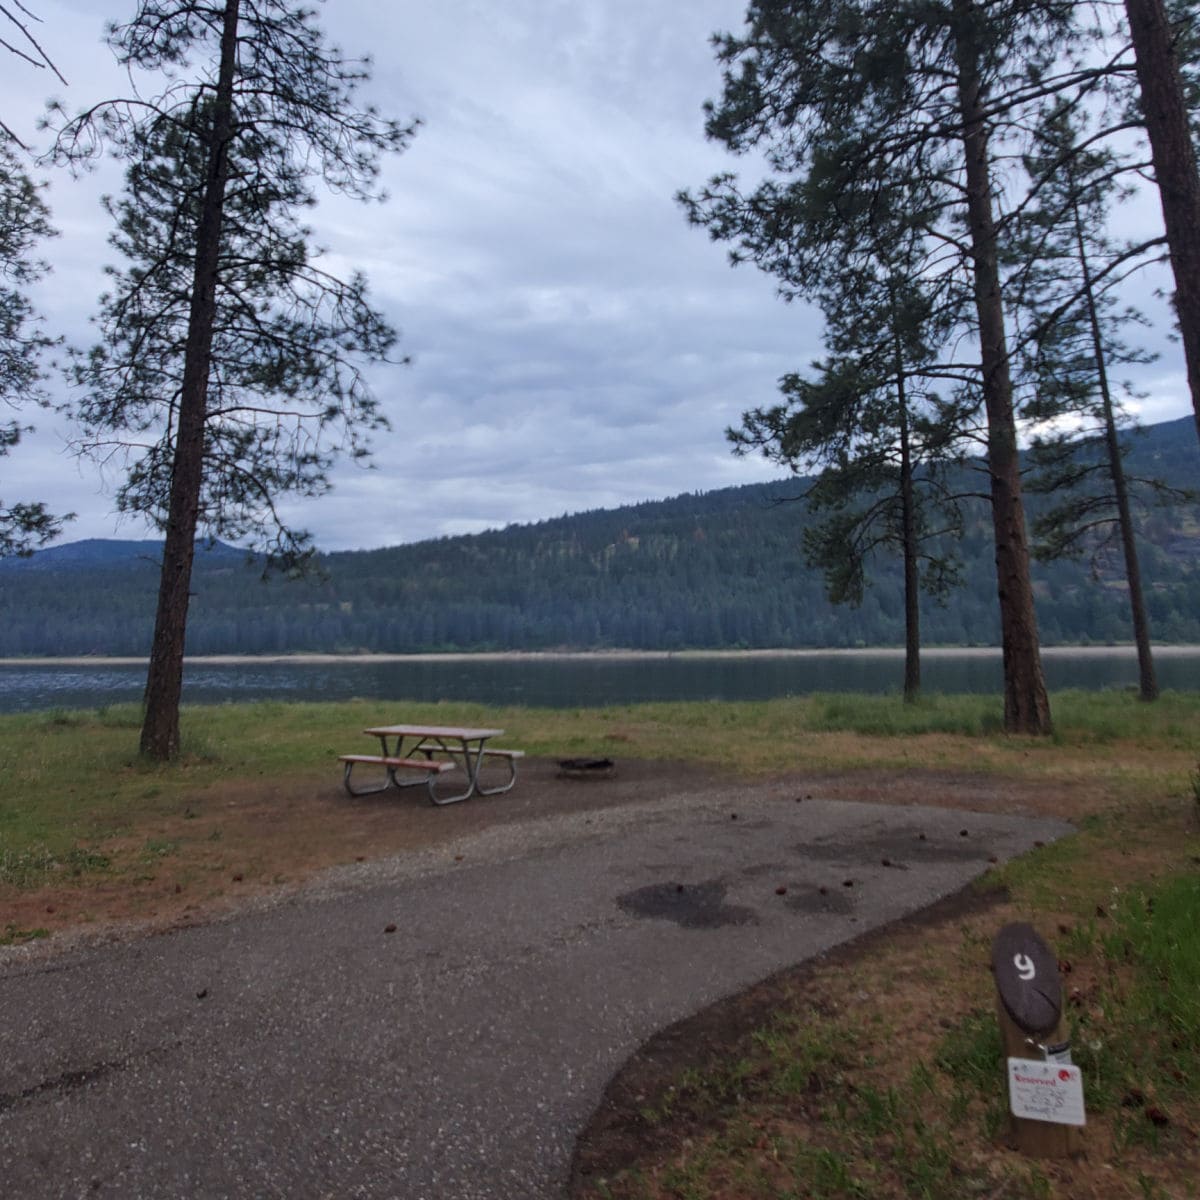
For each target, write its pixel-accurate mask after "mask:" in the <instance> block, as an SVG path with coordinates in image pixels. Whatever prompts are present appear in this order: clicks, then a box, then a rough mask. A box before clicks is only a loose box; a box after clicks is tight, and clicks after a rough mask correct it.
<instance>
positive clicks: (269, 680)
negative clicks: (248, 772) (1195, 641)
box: [0, 647, 1200, 712]
mask: <svg viewBox="0 0 1200 1200" xmlns="http://www.w3.org/2000/svg"><path fill="white" fill-rule="evenodd" d="M1044 663H1045V670H1046V679H1047V683H1048V685H1049V687H1050V688H1051V689H1058V688H1086V689H1101V688H1124V687H1133V686H1136V684H1137V662H1136V659H1135V657H1134V654H1133V650H1132V649H1131V648H1103V649H1078V650H1077V649H1070V650H1047V651H1046V652H1045V657H1044ZM1155 666H1156V668H1157V671H1158V678H1159V683H1160V686H1162V687H1163V688H1164V689H1166V688H1174V689H1179V690H1195V689H1198V688H1200V647H1165V648H1163V649H1161V650H1160V651H1159V652H1157V655H1156V660H1155ZM145 673H146V669H145V666H144V665H143V664H140V663H137V664H106V663H103V662H96V663H88V664H85V665H79V664H78V663H55V664H53V665H41V664H38V665H33V664H26V663H21V662H11V661H10V662H0V712H27V711H35V710H38V709H48V708H97V707H100V706H101V705H106V704H120V703H126V702H129V701H137V700H139V699H140V697H141V691H142V686H143V684H144V682H145ZM902 682H903V656H902V655H901V654H900V653H899V652H892V651H878V652H845V651H842V652H837V651H833V652H828V653H803V654H784V653H781V654H777V655H776V654H763V655H754V656H751V657H746V656H739V655H720V654H712V655H664V656H643V657H633V656H629V657H626V656H613V655H590V656H589V655H583V656H561V657H537V658H512V657H504V658H489V657H483V658H475V657H470V656H446V657H444V658H436V659H430V658H419V659H407V660H406V659H401V660H379V659H339V660H326V661H321V662H301V661H296V660H285V661H273V660H265V661H264V660H255V659H243V660H238V661H236V662H220V663H214V662H209V661H204V660H198V661H193V662H191V663H189V664H188V667H187V670H186V672H185V678H184V701H185V702H187V703H193V704H214V703H223V702H227V701H253V700H346V699H351V698H353V697H363V698H366V699H376V700H423V701H431V700H473V701H478V702H480V703H483V704H496V705H501V704H527V705H534V706H538V707H550V708H574V707H576V706H581V707H582V706H594V705H602V704H629V703H636V702H637V701H645V700H764V699H770V698H772V697H776V696H790V695H803V694H805V693H808V692H875V693H881V692H892V691H899V690H900V687H901V685H902ZM923 682H924V686H925V689H926V690H927V691H931V692H998V691H999V690H1000V687H1001V664H1000V652H999V651H998V650H996V651H978V650H976V651H932V652H929V653H928V654H927V655H926V656H925V658H924V661H923Z"/></svg>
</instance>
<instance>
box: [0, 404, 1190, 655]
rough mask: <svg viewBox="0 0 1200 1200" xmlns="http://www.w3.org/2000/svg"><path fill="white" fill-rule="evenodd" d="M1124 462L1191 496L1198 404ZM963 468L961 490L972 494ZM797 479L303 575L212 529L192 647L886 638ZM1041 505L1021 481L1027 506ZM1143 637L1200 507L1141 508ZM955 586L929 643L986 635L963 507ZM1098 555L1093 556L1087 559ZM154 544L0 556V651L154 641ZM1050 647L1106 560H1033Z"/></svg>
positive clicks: (987, 563)
mask: <svg viewBox="0 0 1200 1200" xmlns="http://www.w3.org/2000/svg"><path fill="white" fill-rule="evenodd" d="M1130 441H1131V446H1130V451H1129V455H1128V459H1127V463H1128V467H1129V470H1130V471H1131V473H1134V474H1137V475H1140V476H1143V477H1155V478H1160V479H1162V480H1164V481H1166V482H1168V483H1170V484H1171V485H1172V486H1173V487H1176V488H1182V489H1190V490H1192V491H1200V462H1198V461H1197V457H1196V454H1195V450H1194V446H1193V437H1192V421H1191V418H1190V417H1187V418H1182V419H1180V420H1178V421H1172V422H1167V423H1164V424H1161V425H1155V426H1150V427H1148V428H1147V429H1146V430H1144V431H1143V432H1142V433H1141V434H1139V435H1136V436H1132V437H1131V439H1130ZM974 474H977V472H975V471H972V470H971V469H970V468H964V469H963V479H962V480H961V484H962V488H963V490H964V491H966V490H970V489H973V490H975V491H979V490H980V484H979V483H978V481H977V480H973V479H972V478H971V476H972V475H974ZM810 483H811V480H807V479H802V478H793V479H784V480H780V481H777V482H773V483H766V484H756V485H751V486H746V487H739V488H728V489H722V490H718V491H711V492H706V493H698V494H692V495H683V496H678V497H675V498H674V499H670V500H663V501H652V502H646V503H643V504H638V505H632V506H628V507H624V508H617V509H612V510H601V511H596V512H587V513H581V514H576V515H572V516H563V517H559V518H555V519H553V520H548V521H542V522H539V523H537V524H531V525H521V526H511V527H509V528H506V529H501V530H495V531H491V532H486V533H481V534H475V535H470V536H461V537H446V538H439V539H435V540H430V541H425V542H419V543H416V544H412V545H403V546H395V547H390V548H387V549H380V550H367V551H349V552H341V553H332V554H323V555H319V556H317V559H316V571H315V572H313V573H310V574H309V575H308V576H306V577H303V578H299V579H289V578H285V577H282V576H279V575H268V576H266V577H264V575H263V567H262V561H261V560H256V559H253V558H248V557H247V555H246V554H244V553H243V552H242V551H239V550H236V549H234V548H232V547H230V546H227V545H224V544H223V543H217V544H215V545H213V546H210V547H208V548H207V549H203V550H201V551H200V552H199V553H198V554H197V565H196V571H195V574H194V576H193V581H192V587H193V592H194V596H193V600H192V606H191V614H190V617H189V621H188V631H187V649H188V652H189V653H190V654H287V653H302V652H327V653H418V652H432V651H480V650H554V649H572V650H599V649H636V650H683V649H705V650H715V649H734V648H784V647H817V646H820V647H856V646H889V645H899V644H901V643H902V642H903V637H904V626H903V622H904V612H903V580H902V578H901V569H900V563H899V561H898V559H894V560H893V559H890V558H881V559H878V560H877V561H875V562H874V563H873V564H871V568H870V570H869V572H868V585H867V587H866V589H865V592H864V597H863V602H862V604H861V605H860V606H858V607H852V606H848V605H834V604H832V603H830V601H829V600H828V598H827V596H826V591H825V581H824V579H823V576H822V574H821V573H820V572H819V571H817V570H815V569H813V568H811V567H809V566H807V565H806V562H805V555H804V550H803V544H802V543H803V534H804V529H805V526H806V521H807V520H808V514H807V511H806V504H805V502H804V500H803V494H804V492H805V490H806V488H807V487H808V485H809V484H810ZM1047 502H1048V501H1047V500H1046V499H1045V498H1041V497H1038V496H1035V495H1030V496H1028V505H1029V509H1030V514H1031V518H1033V519H1036V516H1037V514H1038V511H1039V508H1040V507H1042V506H1044V505H1045V504H1046V503H1047ZM1138 524H1139V533H1140V537H1141V542H1142V547H1143V553H1144V558H1145V562H1144V573H1145V578H1146V584H1147V588H1146V590H1147V602H1148V608H1149V619H1150V627H1151V632H1152V635H1153V637H1154V640H1155V641H1158V642H1175V643H1185V642H1186V643H1197V642H1200V553H1198V552H1200V509H1198V508H1197V506H1196V505H1195V504H1194V503H1187V502H1179V501H1177V500H1176V501H1173V502H1170V503H1165V504H1162V505H1151V506H1147V507H1144V508H1143V509H1142V510H1141V511H1140V512H1139V515H1138ZM957 549H958V551H959V553H960V554H961V556H962V558H963V560H964V569H963V571H962V573H961V575H962V581H961V583H960V585H959V586H958V587H957V588H956V589H955V590H953V591H951V592H950V593H949V595H948V596H947V597H946V603H945V604H940V603H938V602H937V601H936V600H934V599H930V598H929V597H923V598H922V605H923V610H922V628H923V631H924V641H925V644H927V645H954V646H959V645H966V646H970V645H995V644H997V642H998V640H999V630H998V625H997V621H998V618H997V613H996V603H995V570H994V567H993V564H992V562H991V553H992V546H991V528H990V524H989V520H988V516H987V511H986V503H985V501H983V500H978V501H971V502H969V504H968V511H967V519H966V521H965V522H964V528H963V534H962V537H961V539H960V540H959V543H958V546H957ZM1092 550H1097V551H1098V553H1097V554H1096V555H1095V561H1093V557H1094V556H1093V554H1092V553H1091V551H1092ZM159 554H160V548H159V547H158V546H157V545H156V544H155V543H152V542H104V541H98V542H81V543H73V544H70V545H67V546H60V547H56V548H54V549H51V550H45V551H41V552H39V553H37V554H34V555H33V556H32V557H29V558H10V559H5V560H0V611H2V612H3V617H4V619H3V621H2V622H0V655H2V656H5V657H20V656H34V655H49V656H55V655H138V656H144V655H145V654H146V653H147V652H148V649H149V646H150V642H151V634H152V628H153V618H154V604H155V598H156V592H157V587H158V573H159V565H160V563H159ZM1034 585H1035V592H1036V601H1037V613H1038V621H1039V625H1040V629H1041V633H1042V640H1043V642H1044V643H1045V644H1046V645H1062V644H1082V645H1087V644H1108V643H1125V642H1128V641H1129V640H1130V632H1129V612H1128V602H1127V593H1126V587H1125V583H1124V577H1123V574H1122V570H1121V564H1120V556H1119V554H1116V553H1109V552H1106V551H1105V550H1104V549H1103V548H1099V547H1091V548H1089V550H1088V552H1085V553H1084V554H1083V555H1082V557H1080V558H1078V559H1058V560H1055V561H1052V562H1035V563H1034Z"/></svg>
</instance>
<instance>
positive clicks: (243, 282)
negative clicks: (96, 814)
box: [55, 0, 415, 759]
mask: <svg viewBox="0 0 1200 1200" xmlns="http://www.w3.org/2000/svg"><path fill="white" fill-rule="evenodd" d="M108 40H109V44H110V46H111V47H112V49H113V51H114V53H115V54H116V56H117V60H118V62H119V63H120V64H121V65H122V66H125V67H127V68H129V69H130V70H139V71H161V72H163V73H164V74H165V75H166V76H167V78H168V80H169V83H168V86H167V87H166V89H165V90H164V91H163V92H162V93H161V95H159V96H158V97H157V98H155V99H153V100H150V101H145V100H142V99H141V98H140V97H137V96H135V97H133V98H131V99H115V100H109V101H105V102H104V103H102V104H98V105H95V106H93V107H91V108H89V109H87V110H85V111H84V112H81V113H80V114H78V115H77V116H75V117H74V118H71V119H70V120H65V119H64V120H63V121H62V123H61V127H60V128H59V130H58V134H57V139H56V143H55V153H56V156H57V157H58V158H59V159H63V160H67V161H71V162H74V163H79V162H86V161H88V160H89V159H91V158H92V157H94V156H95V155H96V154H98V153H99V152H100V151H101V149H102V148H103V147H104V146H106V145H107V146H109V147H110V148H111V149H112V151H113V153H115V154H116V155H117V156H118V157H120V158H123V159H125V160H126V161H128V163H129V168H128V172H127V178H126V196H125V198H124V199H123V200H121V201H120V202H117V203H115V204H113V205H111V206H110V207H111V211H112V213H113V215H114V217H115V218H116V221H117V231H116V233H115V235H114V238H113V243H114V245H115V246H116V247H117V248H118V249H119V250H120V251H121V252H122V254H124V255H126V256H127V258H128V260H129V265H128V267H127V268H125V269H124V270H116V271H114V272H113V275H112V278H113V281H114V282H113V288H112V290H111V291H110V292H109V293H108V294H107V295H106V296H105V297H103V298H102V302H101V316H100V322H101V332H102V339H103V340H102V341H101V343H100V344H99V345H98V346H97V347H96V348H95V349H94V350H93V351H92V352H91V354H90V355H88V356H87V357H86V358H85V359H84V360H82V361H80V362H79V363H78V364H77V368H76V378H77V381H78V383H79V384H80V385H81V386H82V387H83V388H84V389H85V392H84V398H83V400H82V401H81V403H80V406H79V411H80V416H81V419H82V423H83V426H84V430H85V439H86V440H87V441H88V444H89V445H90V448H91V450H92V452H93V453H97V454H101V455H103V454H107V453H111V452H117V453H121V454H124V453H126V452H128V453H129V456H130V466H129V471H128V476H127V479H126V482H125V484H124V485H123V486H122V488H121V490H120V492H119V494H118V502H119V504H120V505H121V506H122V507H124V508H126V509H130V510H134V511H137V512H141V513H144V514H145V515H146V516H148V517H150V519H152V520H153V521H155V522H156V523H157V524H158V525H159V526H160V527H161V528H162V529H164V531H165V533H166V543H165V547H164V551H163V563H162V573H161V581H160V589H159V599H158V608H157V615H156V621H155V631H154V641H153V646H152V650H151V660H150V669H149V673H148V677H147V685H146V696H145V718H144V723H143V727H142V736H141V747H142V751H143V753H144V754H146V755H148V756H150V757H152V758H155V759H165V758H169V757H172V756H174V755H175V754H177V753H178V751H179V699H180V693H181V688H182V678H183V653H184V639H185V633H186V625H187V609H188V597H189V588H190V580H191V572H192V562H193V554H194V549H195V542H196V537H197V532H198V531H200V530H203V531H204V532H205V533H207V534H211V535H213V536H221V535H224V536H235V537H237V536H241V535H247V534H253V533H257V532H258V530H259V527H260V526H263V527H264V528H265V530H266V532H265V533H264V534H263V535H262V537H261V538H260V540H263V541H265V542H266V543H267V545H268V547H269V549H270V550H271V551H272V553H273V555H274V557H275V560H276V561H277V562H278V563H279V564H281V565H283V566H286V567H294V566H295V565H296V564H297V563H298V562H299V561H301V560H302V558H303V555H304V553H305V551H306V548H307V535H305V534H303V533H299V532H297V531H294V530H291V529H289V528H288V527H287V525H286V523H285V522H284V521H283V520H282V519H281V516H280V514H279V512H278V509H277V508H276V500H277V498H278V497H279V496H280V495H282V494H285V493H289V492H299V493H300V494H302V495H315V494H319V493H320V492H321V491H322V490H323V489H324V488H325V487H326V486H327V472H328V468H329V466H330V463H331V461H332V457H333V455H334V454H335V453H337V452H339V451H342V450H344V451H346V452H348V453H350V454H351V455H353V456H356V457H360V456H362V455H364V454H365V453H366V452H367V446H366V441H365V439H366V436H367V435H368V434H369V432H370V431H371V430H372V429H373V428H378V427H379V426H380V425H381V424H382V423H383V421H382V417H381V415H380V413H379V411H378V405H377V402H376V400H375V399H374V397H373V396H372V395H371V394H370V392H369V391H368V389H367V387H366V385H365V381H364V379H363V376H362V374H361V369H360V367H359V366H357V365H356V364H357V363H358V362H359V361H360V360H362V359H363V358H367V359H370V358H376V359H382V358H385V356H386V355H387V353H388V351H389V350H390V348H391V347H392V345H393V343H394V338H395V335H394V333H393V331H392V330H391V329H390V328H389V327H388V325H387V323H386V322H385V321H383V319H382V318H381V317H380V316H379V315H378V314H377V313H376V312H375V311H374V310H373V309H371V307H370V305H369V304H368V303H367V300H366V292H365V283H364V281H363V279H362V278H361V277H360V276H355V277H353V278H352V279H350V280H349V281H342V280H339V279H337V278H335V277H334V276H332V275H331V274H329V273H328V272H327V271H325V270H323V269H322V268H321V267H320V265H319V264H318V263H317V262H316V261H315V255H314V253H313V251H312V249H311V246H310V233H309V231H308V230H307V229H306V228H305V227H304V226H303V225H301V224H300V223H299V221H298V220H297V214H298V212H300V211H301V210H303V209H304V208H307V207H309V206H311V205H312V204H313V203H314V202H315V196H314V193H313V181H314V180H315V179H320V180H321V181H323V182H324V184H325V185H326V186H327V187H329V188H331V189H333V190H336V191H340V192H343V193H345V194H348V195H350V196H353V197H358V198H362V199H368V198H371V197H373V196H376V195H377V194H378V193H377V176H378V170H379V161H380V156H381V155H382V154H383V153H384V152H387V151H398V150H401V149H403V148H404V146H405V145H406V144H407V142H408V140H409V139H410V137H411V135H412V133H413V131H414V128H415V127H414V126H412V125H409V126H403V125H401V124H399V123H397V122H395V121H392V120H387V119H384V118H383V117H381V116H380V115H379V113H378V112H377V111H376V110H375V109H374V108H372V107H361V106H360V105H359V104H358V103H357V101H356V97H355V92H356V90H357V88H358V86H359V85H360V84H361V83H362V82H363V80H364V79H365V78H366V68H365V64H364V63H362V62H360V61H357V60H352V59H348V58H346V57H344V56H343V55H342V54H341V52H340V51H338V50H337V49H335V48H332V47H330V46H328V45H327V44H326V43H325V41H324V39H323V37H322V35H321V33H320V31H319V29H318V28H317V27H316V25H315V23H314V13H313V11H312V10H310V9H306V8H303V7H297V6H293V5H291V4H289V3H287V0H219V2H216V3H201V2H199V0H142V2H141V3H140V5H139V8H138V11H137V13H136V15H135V16H134V18H133V19H132V20H131V21H130V22H129V23H128V24H125V25H121V26H115V27H113V28H111V29H110V31H109V37H108Z"/></svg>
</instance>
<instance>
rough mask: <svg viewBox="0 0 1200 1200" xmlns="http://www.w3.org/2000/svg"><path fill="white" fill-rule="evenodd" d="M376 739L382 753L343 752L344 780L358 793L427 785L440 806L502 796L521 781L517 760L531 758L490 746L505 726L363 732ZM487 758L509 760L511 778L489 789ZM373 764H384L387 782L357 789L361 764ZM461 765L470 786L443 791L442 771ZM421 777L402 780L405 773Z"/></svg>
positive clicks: (416, 727)
mask: <svg viewBox="0 0 1200 1200" xmlns="http://www.w3.org/2000/svg"><path fill="white" fill-rule="evenodd" d="M363 732H364V733H365V734H367V735H368V736H370V737H375V738H378V739H379V742H380V747H381V753H379V754H342V755H339V756H338V758H339V761H340V762H341V763H342V764H343V766H344V771H343V775H342V782H343V784H344V786H345V788H346V791H347V792H349V793H350V795H352V796H367V795H371V794H372V793H374V792H382V791H386V790H387V788H389V787H397V788H405V787H420V786H422V785H424V786H425V788H426V790H427V791H428V793H429V799H430V800H431V801H433V803H434V804H455V803H457V802H458V801H459V800H466V799H468V798H469V797H471V796H473V795H475V794H476V793H478V794H479V795H481V796H497V795H500V794H501V793H503V792H507V791H509V790H510V789H511V788H512V787H513V785H514V784H515V783H516V782H517V762H518V760H520V759H522V758H524V757H525V752H524V751H523V750H501V749H498V748H496V747H491V746H488V745H487V742H488V741H489V739H491V738H493V737H498V736H499V735H500V734H502V733H503V732H504V730H503V729H472V728H465V727H459V726H456V725H378V726H375V727H374V728H371V729H365V730H363ZM485 760H497V761H500V762H503V763H504V764H505V765H506V766H507V768H508V774H507V777H506V778H505V779H504V780H503V781H502V782H500V783H498V784H494V785H492V786H490V787H485V786H484V785H483V784H482V783H480V780H479V771H480V768H481V767H482V765H483V764H484V762H485ZM364 765H372V766H379V767H382V768H383V770H384V777H383V781H382V782H381V783H379V782H377V783H373V784H368V785H367V786H358V787H355V785H354V783H353V779H352V777H353V773H354V769H355V767H359V766H364ZM455 768H462V770H463V771H464V772H465V774H466V777H467V779H466V787H465V789H464V790H462V791H461V792H456V793H455V794H454V795H450V796H445V795H439V793H438V790H437V786H436V785H437V781H438V777H439V776H440V775H443V774H444V773H445V772H447V771H452V770H454V769H455ZM402 774H406V775H411V776H417V775H419V776H420V777H419V778H415V777H414V778H406V779H402V778H401V775H402Z"/></svg>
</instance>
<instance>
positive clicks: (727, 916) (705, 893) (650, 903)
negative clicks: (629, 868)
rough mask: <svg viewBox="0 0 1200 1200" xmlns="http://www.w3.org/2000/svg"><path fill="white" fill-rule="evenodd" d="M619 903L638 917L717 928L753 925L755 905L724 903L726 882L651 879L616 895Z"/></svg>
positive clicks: (690, 927) (688, 925)
mask: <svg viewBox="0 0 1200 1200" xmlns="http://www.w3.org/2000/svg"><path fill="white" fill-rule="evenodd" d="M617 906H618V907H619V908H621V909H622V910H623V911H624V912H627V913H630V914H632V915H633V916H635V917H643V918H650V919H654V920H663V921H674V922H675V924H677V925H679V926H680V927H681V928H683V929H718V928H720V927H721V926H723V925H753V924H756V923H757V921H758V914H757V913H756V912H755V911H754V910H753V909H752V908H744V907H742V906H741V905H737V904H726V903H725V885H724V884H723V883H719V882H717V881H715V880H712V881H709V882H706V883H678V882H669V883H652V884H650V885H648V886H647V887H642V888H637V889H636V890H635V891H632V892H625V893H624V895H621V896H618V897H617Z"/></svg>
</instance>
